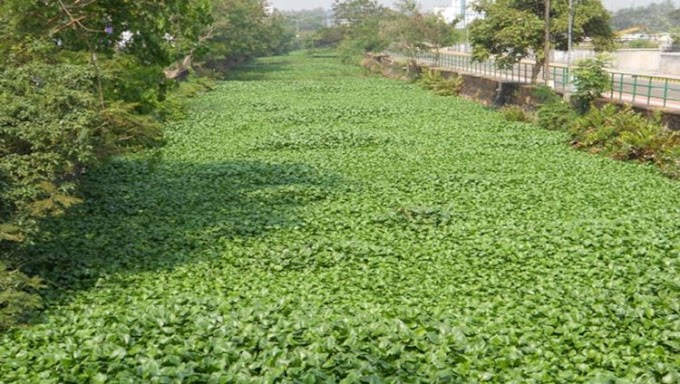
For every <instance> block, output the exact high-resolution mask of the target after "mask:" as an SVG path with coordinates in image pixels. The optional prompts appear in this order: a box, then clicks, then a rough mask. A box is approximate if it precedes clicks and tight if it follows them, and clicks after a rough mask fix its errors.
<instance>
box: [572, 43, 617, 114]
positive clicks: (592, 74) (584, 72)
mask: <svg viewBox="0 0 680 384" xmlns="http://www.w3.org/2000/svg"><path fill="white" fill-rule="evenodd" d="M607 63H608V58H607V57H605V56H601V55H600V56H598V57H596V58H594V59H586V60H582V61H580V62H579V63H578V65H577V67H576V69H574V86H576V93H575V94H574V96H575V97H576V99H577V102H578V104H579V108H580V110H581V111H582V112H585V111H587V110H588V109H589V108H590V104H591V103H592V102H593V101H594V100H596V99H598V98H600V97H602V94H603V93H604V92H606V91H608V90H609V89H610V88H611V75H610V74H609V73H608V72H607V71H606V70H605V67H606V65H607Z"/></svg>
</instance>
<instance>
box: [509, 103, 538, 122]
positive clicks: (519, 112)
mask: <svg viewBox="0 0 680 384" xmlns="http://www.w3.org/2000/svg"><path fill="white" fill-rule="evenodd" d="M501 114H502V115H503V118H504V119H505V120H507V121H516V122H522V123H531V122H533V121H535V120H536V118H535V116H534V114H533V113H531V112H530V111H527V110H526V109H524V108H522V107H520V106H519V105H506V106H504V107H503V108H501Z"/></svg>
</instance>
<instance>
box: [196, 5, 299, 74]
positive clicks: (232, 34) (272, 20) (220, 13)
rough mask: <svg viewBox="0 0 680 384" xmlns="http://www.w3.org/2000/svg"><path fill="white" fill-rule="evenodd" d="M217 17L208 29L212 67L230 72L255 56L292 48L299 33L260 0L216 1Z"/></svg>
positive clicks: (209, 64)
mask: <svg viewBox="0 0 680 384" xmlns="http://www.w3.org/2000/svg"><path fill="white" fill-rule="evenodd" d="M212 13H213V16H212V17H213V19H214V20H215V21H214V22H213V23H212V24H210V26H209V27H208V29H207V31H206V32H205V42H206V43H205V44H206V49H207V53H205V54H204V55H203V56H202V58H201V59H202V60H203V61H205V63H206V66H207V67H208V68H211V69H214V70H215V71H217V72H222V73H224V72H226V71H227V70H229V69H231V67H233V66H235V65H237V64H240V63H241V62H243V61H245V60H249V59H251V58H254V57H257V56H262V55H270V54H283V53H286V52H288V51H289V49H290V44H291V42H292V40H293V38H294V36H295V32H294V30H293V29H291V28H290V27H289V26H287V20H286V19H285V18H284V17H283V16H281V15H280V14H278V13H274V14H271V15H270V14H269V13H268V11H267V9H266V4H265V3H264V2H262V1H260V0H212Z"/></svg>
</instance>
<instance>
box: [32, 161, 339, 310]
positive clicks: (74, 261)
mask: <svg viewBox="0 0 680 384" xmlns="http://www.w3.org/2000/svg"><path fill="white" fill-rule="evenodd" d="M334 185H337V179H335V178H334V177H329V176H323V175H320V174H319V173H318V172H317V171H316V170H314V169H313V168H311V167H309V166H306V165H304V164H267V163H261V162H252V161H235V162H229V163H211V164H210V163H209V164H188V163H172V162H168V163H163V162H157V161H156V162H155V163H154V162H153V161H131V160H116V161H112V162H110V163H109V164H107V165H105V166H103V167H102V168H101V169H99V170H98V171H96V172H95V173H94V174H93V175H90V176H89V177H87V178H85V180H83V191H84V192H83V194H84V195H85V203H83V204H82V205H80V206H78V207H76V208H73V209H71V210H70V211H69V212H68V213H67V214H65V215H63V216H61V217H57V218H52V219H49V220H46V221H45V222H44V223H42V230H41V237H40V239H38V240H37V241H36V243H35V244H33V245H31V246H29V247H26V249H25V250H23V252H22V258H23V261H24V263H25V268H24V269H25V271H26V272H27V273H29V274H31V275H37V276H40V277H42V278H43V279H44V280H45V282H46V283H47V285H48V286H50V289H51V291H50V292H48V293H47V297H48V299H49V301H55V300H56V301H61V300H63V299H66V298H67V296H68V295H69V292H72V291H76V290H81V289H88V288H90V287H92V285H93V284H94V282H95V281H96V280H97V279H98V278H99V277H103V276H106V275H109V274H113V273H119V272H125V273H128V272H138V271H139V272H141V271H156V270H162V269H169V268H173V267H175V266H177V265H179V264H183V263H190V262H195V261H199V260H206V259H211V258H215V257H219V256H220V255H221V252H223V251H224V249H225V246H226V244H228V243H229V242H231V241H240V240H242V239H246V238H249V237H256V236H264V235H265V234H266V233H268V232H270V231H276V230H278V229H280V228H286V227H289V226H291V225H296V224H298V223H299V222H300V221H299V219H298V216H297V214H296V210H297V209H299V208H300V207H301V206H303V205H305V204H308V203H311V202H313V201H317V200H322V199H325V198H326V197H327V196H328V195H329V194H331V193H332V188H333V186H334Z"/></svg>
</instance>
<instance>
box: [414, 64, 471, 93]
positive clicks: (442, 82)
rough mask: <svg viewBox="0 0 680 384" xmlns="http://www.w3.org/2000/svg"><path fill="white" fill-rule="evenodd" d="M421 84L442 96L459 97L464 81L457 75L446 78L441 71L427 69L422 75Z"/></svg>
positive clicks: (453, 74) (452, 74)
mask: <svg viewBox="0 0 680 384" xmlns="http://www.w3.org/2000/svg"><path fill="white" fill-rule="evenodd" d="M420 84H421V85H422V86H423V88H426V89H430V90H433V91H434V92H435V93H436V94H438V95H440V96H457V95H459V94H460V91H461V88H462V86H463V79H462V78H461V77H460V76H458V74H455V73H451V74H449V75H448V76H447V77H444V75H442V72H441V71H439V70H436V69H427V70H425V71H424V72H423V73H422V76H421V78H420Z"/></svg>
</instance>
